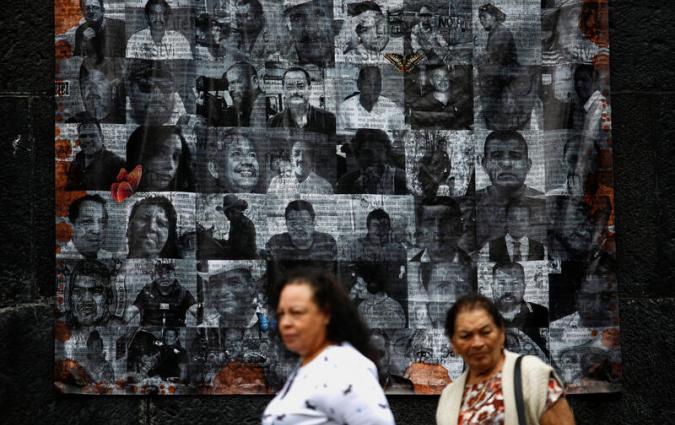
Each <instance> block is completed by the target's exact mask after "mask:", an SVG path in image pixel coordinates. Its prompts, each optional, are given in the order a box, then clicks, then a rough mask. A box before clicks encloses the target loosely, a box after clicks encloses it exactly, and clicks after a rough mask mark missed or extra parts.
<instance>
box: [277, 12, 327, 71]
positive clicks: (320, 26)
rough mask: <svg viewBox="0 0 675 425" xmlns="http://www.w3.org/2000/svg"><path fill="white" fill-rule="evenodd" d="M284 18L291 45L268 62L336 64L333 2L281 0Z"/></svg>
mask: <svg viewBox="0 0 675 425" xmlns="http://www.w3.org/2000/svg"><path fill="white" fill-rule="evenodd" d="M283 16H284V18H285V23H286V28H287V29H288V33H289V35H290V39H291V42H290V44H289V45H288V48H287V50H286V51H285V52H280V53H278V54H274V55H272V56H270V57H269V58H268V60H272V61H278V60H280V59H283V60H284V61H288V62H289V63H291V64H299V65H316V66H318V67H320V68H325V67H331V66H333V64H334V63H335V58H334V51H335V44H334V40H333V39H334V36H333V2H332V1H331V0H310V1H308V0H284V1H283Z"/></svg>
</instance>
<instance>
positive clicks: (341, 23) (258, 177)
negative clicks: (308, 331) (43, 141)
mask: <svg viewBox="0 0 675 425" xmlns="http://www.w3.org/2000/svg"><path fill="white" fill-rule="evenodd" d="M55 8H56V10H55V24H54V25H55V34H56V39H55V49H56V81H55V87H56V90H55V105H56V110H55V117H56V128H55V141H54V143H55V173H56V175H55V191H56V204H55V220H56V229H57V231H56V241H55V256H56V270H55V280H54V284H55V286H56V294H57V296H56V305H55V312H56V322H55V333H54V335H55V359H54V384H55V387H56V388H57V390H58V391H60V392H63V393H74V394H115V395H116V394H119V395H131V394H139V395H140V394H161V395H181V394H209V395H212V394H273V393H275V392H276V391H278V390H279V389H280V387H281V385H282V384H283V383H284V382H285V380H286V378H287V375H288V373H289V372H290V371H291V370H292V369H293V367H294V365H295V364H296V362H297V359H296V358H295V357H294V356H293V354H291V353H290V352H288V351H286V350H285V349H284V347H283V344H282V343H281V341H280V338H279V335H278V329H277V320H276V317H275V316H276V315H275V311H273V309H271V308H270V307H269V301H270V299H271V297H272V296H273V293H274V288H275V284H276V283H277V282H278V281H279V278H280V276H282V275H283V274H284V273H287V272H289V271H292V270H293V269H295V268H297V267H301V266H303V267H304V266H307V265H311V266H313V267H319V268H324V269H327V270H330V271H332V272H333V273H335V274H336V275H337V276H338V277H339V279H340V281H341V282H342V284H343V285H344V286H345V288H346V289H347V291H348V293H349V296H350V298H351V301H352V302H353V303H354V305H355V306H356V307H357V309H358V311H359V313H360V314H361V317H362V318H363V320H364V322H365V323H366V324H367V325H368V327H369V329H370V337H371V344H372V345H373V346H374V347H376V348H377V350H378V352H379V354H380V361H379V363H378V369H379V378H380V383H381V384H382V386H383V387H384V388H385V391H386V392H387V393H390V394H439V393H440V391H441V390H442V389H443V388H444V387H445V386H446V385H447V384H448V383H450V382H452V381H453V380H454V379H456V378H457V377H458V376H459V375H460V374H461V373H462V371H463V370H464V367H465V366H464V364H463V360H462V358H461V357H459V356H458V355H457V354H455V353H454V352H453V349H452V347H451V345H450V343H449V342H448V338H447V337H446V336H445V335H444V332H443V325H444V320H445V314H446V312H447V310H448V309H449V308H450V306H452V304H453V302H454V301H455V300H456V299H457V298H459V297H461V296H462V295H466V294H471V293H479V294H483V295H485V296H487V297H488V298H490V299H492V300H493V301H494V302H495V303H496V305H497V307H498V308H499V310H500V312H501V314H502V315H503V316H504V318H505V320H506V323H507V348H508V349H509V350H511V351H515V352H521V353H528V354H532V355H535V356H538V357H540V358H541V359H543V360H544V361H546V362H547V363H550V364H551V365H552V366H553V367H554V369H555V370H556V371H557V372H558V374H559V375H560V376H561V378H562V379H563V381H564V383H565V386H566V391H567V392H568V393H571V394H574V393H598V392H615V391H619V390H620V381H621V353H620V333H619V315H618V288H617V279H616V275H615V270H616V266H615V244H614V241H615V235H614V188H613V187H614V185H613V165H612V157H613V154H612V149H613V143H612V133H611V126H612V124H611V107H610V104H611V99H610V97H609V38H608V20H607V19H608V10H607V1H606V0H538V1H534V0H489V1H488V0H364V1H358V0H126V1H123V0H57V1H56V2H55Z"/></svg>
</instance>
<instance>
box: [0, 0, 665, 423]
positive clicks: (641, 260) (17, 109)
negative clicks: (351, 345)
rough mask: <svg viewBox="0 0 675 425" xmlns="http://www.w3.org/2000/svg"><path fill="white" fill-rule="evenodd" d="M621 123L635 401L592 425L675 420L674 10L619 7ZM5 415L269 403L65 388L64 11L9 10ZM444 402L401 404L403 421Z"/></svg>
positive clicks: (165, 417) (196, 415)
mask: <svg viewBox="0 0 675 425" xmlns="http://www.w3.org/2000/svg"><path fill="white" fill-rule="evenodd" d="M610 5H611V10H610V27H611V45H612V58H611V61H612V63H611V66H612V74H611V75H612V82H611V87H612V121H613V123H614V125H613V126H614V128H613V133H614V139H615V146H616V148H615V155H616V157H615V187H616V207H617V213H616V223H617V226H616V227H617V229H616V235H617V247H618V248H617V253H618V257H619V279H620V290H621V315H622V319H623V320H622V324H621V330H622V336H623V341H622V350H623V358H624V359H623V364H624V368H625V372H624V386H625V391H624V392H623V393H621V394H613V395H589V396H584V397H573V398H572V400H571V401H572V405H573V407H574V410H575V413H576V416H577V422H578V423H579V424H603V423H605V424H610V423H611V424H622V425H623V424H626V425H628V424H670V423H675V396H673V394H675V367H674V366H675V362H674V361H673V353H674V352H675V213H673V211H675V197H674V196H672V195H671V194H672V193H673V191H675V166H673V164H672V158H673V157H675V140H674V139H675V137H674V136H675V55H673V52H674V51H675V37H674V34H673V31H672V28H673V20H674V19H675V6H674V5H673V3H672V2H670V1H662V0H613V1H611V3H610ZM3 8H4V12H3V14H2V18H1V24H0V28H1V31H2V33H1V40H2V46H3V48H2V61H0V75H2V79H1V80H0V116H2V125H0V143H1V144H2V152H3V159H4V164H3V166H2V167H0V181H1V182H2V185H1V187H0V205H1V206H2V217H3V219H2V220H1V221H0V234H1V235H2V239H0V246H1V247H2V250H1V251H0V252H2V255H0V415H1V416H0V417H2V421H1V422H2V423H7V424H29V423H30V424H41V423H45V424H46V423H63V424H66V423H67V424H85V423H87V424H88V423H100V424H128V423H139V424H153V423H167V424H181V423H190V424H194V425H196V424H206V423H218V424H241V425H244V424H256V423H259V414H260V412H261V411H262V409H263V407H264V405H265V403H266V402H267V400H268V398H266V397H241V396H239V397H200V398H193V397H180V398H164V399H156V398H138V397H134V398H127V397H73V396H62V395H58V394H56V393H55V391H54V390H53V389H52V364H53V343H52V340H53V337H52V300H51V299H50V298H49V297H48V296H46V295H48V294H49V289H50V285H51V284H52V282H53V271H54V255H53V250H54V244H53V241H54V218H53V217H54V215H53V204H54V196H53V175H54V170H53V163H54V160H53V158H54V153H53V142H52V141H53V128H54V122H53V111H54V106H53V105H54V104H53V101H52V96H53V84H52V82H53V80H54V77H53V75H54V74H53V72H54V71H53V67H54V60H53V40H54V36H53V8H54V5H53V2H51V1H39V2H19V1H15V2H3ZM436 401H437V399H436V397H415V398H411V397H391V405H392V408H393V410H394V413H395V415H396V418H397V422H398V423H399V424H405V425H415V424H420V425H421V424H431V423H433V417H434V410H435V407H436Z"/></svg>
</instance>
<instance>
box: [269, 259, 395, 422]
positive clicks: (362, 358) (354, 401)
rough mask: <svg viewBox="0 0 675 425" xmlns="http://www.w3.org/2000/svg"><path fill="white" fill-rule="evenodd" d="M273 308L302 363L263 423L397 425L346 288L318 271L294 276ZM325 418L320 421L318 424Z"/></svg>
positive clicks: (280, 290) (282, 286)
mask: <svg viewBox="0 0 675 425" xmlns="http://www.w3.org/2000/svg"><path fill="white" fill-rule="evenodd" d="M272 307H273V308H274V309H275V311H276V314H277V320H278V326H279V334H280V335H281V339H282V340H283V343H284V345H285V346H286V348H288V349H289V350H290V351H292V352H294V353H296V354H298V355H299V356H300V360H299V363H298V365H297V366H296V367H295V369H294V370H293V372H292V373H291V374H290V376H289V377H288V380H287V381H286V384H284V386H283V388H282V389H281V391H279V393H278V394H277V396H276V397H275V398H274V399H273V400H272V401H271V402H270V404H268V405H267V408H266V409H265V412H264V413H263V417H262V423H263V425H268V424H272V423H278V422H276V421H277V420H278V419H279V418H280V417H283V423H284V424H295V425H301V424H309V423H318V422H321V423H325V424H344V423H349V424H351V425H354V424H371V425H379V424H387V425H389V424H393V423H394V417H393V415H392V413H391V411H390V410H389V405H388V403H387V399H386V398H385V396H384V392H383V390H382V388H381V387H380V384H379V382H378V375H377V367H376V366H375V364H374V363H373V361H372V360H371V358H373V357H374V352H373V350H372V348H371V347H370V344H369V342H368V341H369V337H368V329H367V327H366V326H365V325H364V324H363V322H362V321H361V318H360V317H359V314H358V312H357V310H356V308H355V307H354V306H353V305H352V303H351V302H350V300H349V297H348V296H347V293H346V291H345V289H344V288H343V286H342V285H341V284H340V283H339V282H338V281H337V279H336V278H335V277H334V276H333V275H332V274H330V273H328V272H326V271H323V270H318V269H299V270H296V271H293V272H292V273H291V274H290V275H289V276H288V277H286V278H285V279H284V280H283V281H282V282H281V284H280V285H279V286H278V288H277V291H276V296H275V297H274V300H273V302H272ZM319 418H320V419H319Z"/></svg>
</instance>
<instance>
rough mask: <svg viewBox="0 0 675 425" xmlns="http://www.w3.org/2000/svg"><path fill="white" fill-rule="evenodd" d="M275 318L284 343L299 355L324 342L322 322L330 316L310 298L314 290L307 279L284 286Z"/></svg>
mask: <svg viewBox="0 0 675 425" xmlns="http://www.w3.org/2000/svg"><path fill="white" fill-rule="evenodd" d="M277 320H278V323H279V333H280V334H281V339H282V340H283V341H284V345H286V348H288V349H289V350H290V351H292V352H294V353H297V354H299V355H300V357H302V358H303V359H306V358H312V357H313V355H315V354H317V353H318V352H319V351H320V350H321V349H323V347H324V346H325V345H326V343H327V342H328V341H327V339H326V326H327V325H328V322H329V320H330V316H329V315H328V313H326V312H324V311H322V310H321V309H320V308H319V306H318V305H317V304H316V302H314V291H313V289H312V288H311V287H310V286H309V284H307V283H304V282H301V281H297V282H293V283H290V284H288V285H286V286H285V287H284V289H283V290H282V291H281V295H280V297H279V305H278V307H277Z"/></svg>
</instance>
